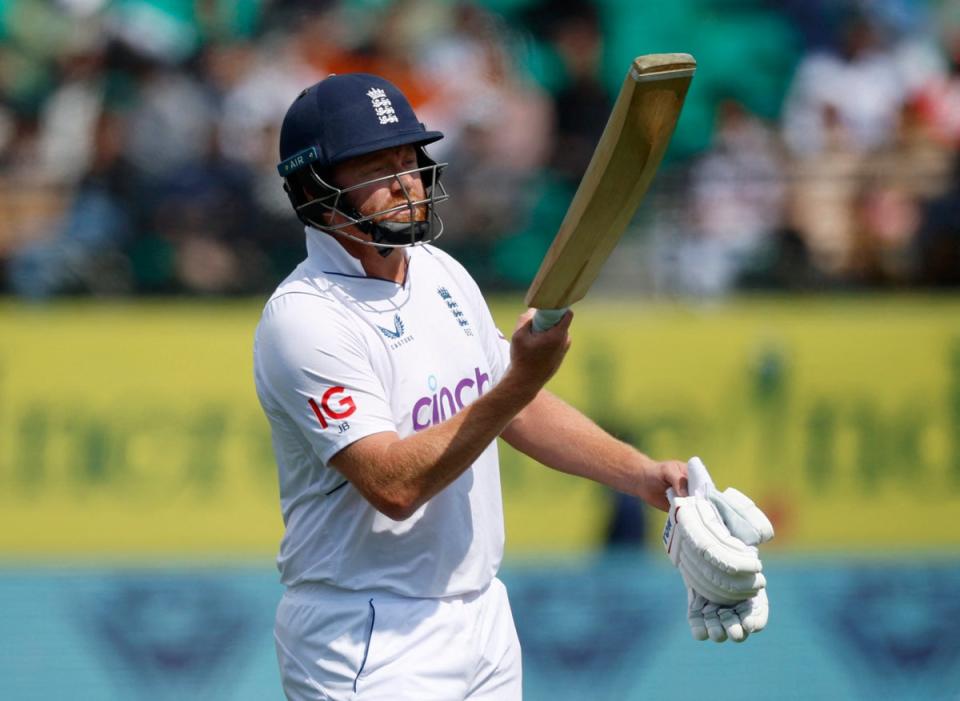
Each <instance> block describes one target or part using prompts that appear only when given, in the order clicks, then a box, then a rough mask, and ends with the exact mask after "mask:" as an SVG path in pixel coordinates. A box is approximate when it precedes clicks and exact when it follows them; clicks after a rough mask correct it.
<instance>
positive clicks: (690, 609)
mask: <svg viewBox="0 0 960 701" xmlns="http://www.w3.org/2000/svg"><path fill="white" fill-rule="evenodd" d="M687 484H688V487H689V492H690V494H691V495H694V496H701V497H706V498H707V499H709V500H710V502H711V503H712V504H713V505H714V507H715V508H716V509H717V512H718V514H720V515H721V519H722V521H723V522H724V525H725V526H727V528H728V530H729V531H730V533H731V535H733V536H735V537H736V538H738V539H739V540H741V541H743V543H744V544H745V545H748V546H756V545H759V544H760V543H765V542H767V541H768V540H770V539H771V538H773V525H772V524H771V523H770V520H769V519H768V518H767V517H766V515H764V513H763V512H762V511H760V509H759V508H757V506H756V504H754V503H753V501H751V500H750V498H749V497H747V496H746V495H744V494H743V493H742V492H740V491H739V490H737V489H734V488H732V487H729V488H727V489H726V490H724V491H723V492H719V491H718V490H717V489H716V487H715V486H714V484H713V480H712V479H711V478H710V474H709V473H708V472H707V468H706V466H704V464H703V462H702V461H701V460H700V459H699V458H696V457H694V458H691V459H690V461H689V462H688V463H687ZM669 496H671V494H670V491H668V497H669ZM672 510H673V509H671V511H672ZM664 535H665V536H666V529H665V531H664ZM665 540H666V538H665ZM682 573H683V571H682V570H681V574H682ZM761 576H762V575H761ZM684 580H685V582H687V585H688V586H687V620H688V622H689V624H690V632H691V634H692V635H693V637H694V639H695V640H706V639H707V638H710V639H711V640H713V641H715V642H724V641H725V640H727V639H728V638H729V639H730V640H733V641H734V642H743V641H744V640H746V639H747V637H748V636H749V635H750V634H751V633H756V632H759V631H761V630H763V628H764V627H765V626H766V625H767V620H768V617H769V612H770V607H769V603H768V600H767V594H766V591H765V589H763V588H761V589H760V590H759V591H758V592H757V593H756V594H755V595H753V596H751V597H748V598H745V599H744V600H742V601H739V602H735V603H729V604H726V605H724V604H722V603H718V602H717V601H710V600H708V599H707V598H706V597H704V596H703V595H702V594H700V593H698V592H697V591H695V590H694V588H691V586H690V583H689V582H688V581H687V577H686V576H685V577H684Z"/></svg>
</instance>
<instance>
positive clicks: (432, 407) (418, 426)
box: [411, 368, 490, 431]
mask: <svg viewBox="0 0 960 701" xmlns="http://www.w3.org/2000/svg"><path fill="white" fill-rule="evenodd" d="M473 373H474V374H473V377H465V378H463V379H462V380H460V381H459V382H458V383H457V384H456V385H454V386H453V389H450V388H449V387H441V388H440V391H439V392H438V391H437V378H436V377H435V376H434V375H430V377H429V379H428V380H427V386H428V387H429V388H430V392H431V393H430V394H429V395H427V396H426V397H420V399H418V400H417V401H416V402H414V404H413V412H412V413H411V416H412V418H413V430H414V431H422V430H423V429H425V428H429V427H430V426H433V425H435V424H438V423H440V422H441V421H446V420H447V419H449V418H450V417H451V416H453V415H454V414H456V413H457V412H458V411H460V410H461V409H463V407H464V406H466V403H465V402H464V398H465V397H467V396H469V395H466V394H464V393H465V392H469V393H470V394H473V393H474V392H476V397H479V396H480V395H481V394H483V389H484V386H485V385H486V384H488V383H489V382H490V376H489V375H487V374H486V373H485V372H481V371H480V368H474V369H473ZM476 397H475V398H476Z"/></svg>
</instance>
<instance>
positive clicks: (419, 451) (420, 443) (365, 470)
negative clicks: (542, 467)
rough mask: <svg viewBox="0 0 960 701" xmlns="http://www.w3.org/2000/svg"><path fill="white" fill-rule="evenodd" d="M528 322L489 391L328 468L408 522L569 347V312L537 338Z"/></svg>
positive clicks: (351, 450)
mask: <svg viewBox="0 0 960 701" xmlns="http://www.w3.org/2000/svg"><path fill="white" fill-rule="evenodd" d="M532 317H533V312H532V310H531V311H529V312H527V313H526V314H524V315H523V316H521V317H520V321H519V323H518V325H517V328H516V330H515V331H514V334H513V338H512V340H511V359H512V361H511V364H510V367H509V369H508V370H507V372H506V374H505V375H504V377H503V379H502V380H501V381H500V382H499V383H498V384H497V385H496V386H494V387H493V389H491V390H490V391H489V392H487V393H486V394H484V395H483V396H481V397H480V398H479V399H477V400H476V401H474V402H473V403H472V404H469V405H467V406H466V407H465V408H464V409H463V410H462V411H460V412H458V413H457V414H456V415H455V416H453V417H452V418H450V419H448V420H447V421H444V422H442V423H439V424H437V425H434V426H431V427H430V428H428V429H426V430H424V431H420V432H417V433H414V434H412V435H410V436H407V437H405V438H401V437H400V436H398V435H397V434H396V433H386V432H385V433H378V434H374V435H371V436H367V437H365V438H363V439H361V440H359V441H357V442H355V443H352V444H351V445H349V446H347V447H346V448H344V449H343V450H342V451H340V452H339V453H337V454H336V455H335V456H334V457H333V458H332V459H331V464H332V465H333V466H334V467H336V468H337V470H339V471H340V472H341V473H342V474H343V475H344V477H346V478H347V479H348V480H349V481H350V482H351V484H353V486H354V487H355V488H356V489H357V490H358V491H359V492H360V493H361V494H362V495H363V496H364V498H365V499H366V500H367V501H369V502H370V503H371V504H372V505H373V506H374V507H375V508H376V509H377V510H378V511H380V512H381V513H383V514H384V515H386V516H389V517H390V518H392V519H394V520H404V519H406V518H409V517H410V516H411V515H412V514H414V513H415V512H416V511H417V509H419V508H420V507H421V506H423V504H424V503H426V502H427V501H428V500H429V499H431V498H432V497H433V496H435V495H436V494H437V493H439V492H440V491H441V490H442V489H444V488H445V487H447V486H448V485H449V484H450V483H451V482H453V481H454V480H455V479H456V478H457V477H459V476H460V475H461V474H462V473H463V472H464V471H465V470H466V469H467V468H469V467H470V466H471V465H472V464H473V463H474V461H475V460H476V459H477V458H478V457H479V455H480V453H482V452H483V451H484V450H485V449H486V447H487V446H488V445H490V443H492V442H493V441H494V440H495V439H496V438H497V436H499V435H500V434H501V433H502V432H503V430H504V429H505V428H506V426H507V424H508V423H510V421H511V420H512V419H513V418H514V417H515V416H516V415H517V413H518V412H520V411H521V410H523V408H524V407H525V406H527V405H528V404H529V403H530V401H531V400H532V399H533V398H534V397H536V396H537V395H538V393H539V392H540V390H541V388H542V387H543V385H544V384H545V383H546V382H547V380H549V379H550V378H551V377H552V376H553V374H554V373H555V372H556V371H557V369H558V368H559V367H560V363H561V362H562V361H563V358H564V356H565V355H566V352H567V349H568V348H569V347H570V338H569V335H568V330H569V327H570V322H571V320H572V317H573V315H572V313H570V314H568V315H567V316H566V318H564V319H563V320H562V321H561V322H560V323H559V324H557V325H556V326H554V327H553V328H551V329H549V330H548V331H547V332H544V333H537V334H534V333H533V332H532V329H531V323H532V322H531V320H532ZM660 491H661V494H662V492H663V490H662V489H661V490H660Z"/></svg>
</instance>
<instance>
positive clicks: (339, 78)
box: [277, 73, 447, 254]
mask: <svg viewBox="0 0 960 701" xmlns="http://www.w3.org/2000/svg"><path fill="white" fill-rule="evenodd" d="M442 138H443V134H442V133H440V132H438V131H428V130H427V129H426V127H424V125H423V124H422V123H421V122H420V121H419V120H418V119H417V116H416V114H414V112H413V108H412V107H411V106H410V103H409V102H408V101H407V98H406V97H405V96H404V95H403V93H402V92H400V90H399V89H397V87H396V86H395V85H393V84H392V83H390V82H389V81H387V80H384V79H383V78H381V77H379V76H375V75H370V74H367V73H347V74H343V75H331V76H329V77H327V78H325V79H324V80H321V81H320V82H319V83H316V84H315V85H312V86H310V87H309V88H307V89H306V90H304V91H303V92H301V93H300V95H298V96H297V99H296V100H294V102H293V104H292V105H291V106H290V108H289V109H288V110H287V114H286V116H285V117H284V119H283V125H282V126H281V128H280V164H279V165H278V166H277V170H278V171H279V173H280V176H281V177H282V178H283V179H284V189H285V190H286V191H287V194H288V195H289V197H290V201H291V203H292V204H293V207H294V210H296V212H297V215H298V216H299V217H300V219H301V220H302V221H304V222H305V223H306V224H308V225H310V226H313V227H316V228H318V229H322V230H326V231H333V232H339V233H344V234H346V235H349V233H348V232H345V231H342V230H343V229H345V228H347V227H349V226H356V227H357V228H358V229H360V230H361V231H363V232H364V233H366V234H369V235H370V236H371V237H372V239H373V243H374V244H375V245H377V246H378V247H380V248H381V251H382V252H383V253H384V254H386V253H389V252H390V250H391V249H392V248H395V247H399V246H409V245H412V244H416V243H421V242H426V241H432V240H434V239H436V238H437V237H438V236H440V234H441V233H442V231H443V223H442V221H440V218H439V217H438V216H437V214H436V212H435V209H434V205H435V204H436V203H437V202H440V201H442V200H445V199H446V198H447V194H446V192H445V191H444V189H443V186H442V185H441V184H440V174H441V171H442V169H443V167H444V165H445V164H438V163H437V162H436V161H434V160H433V159H432V158H430V157H429V156H428V155H427V153H426V151H425V150H424V146H425V145H426V144H430V143H433V142H434V141H438V140H439V139H442ZM406 145H412V146H414V147H416V152H417V168H415V169H413V170H411V171H405V172H404V173H397V174H393V175H390V176H387V177H385V178H378V179H377V180H391V179H394V178H396V179H397V180H398V181H399V176H401V175H406V174H411V173H419V174H420V177H421V178H422V180H423V183H424V186H425V190H426V196H425V197H424V198H423V199H419V200H418V199H414V198H413V197H411V196H410V193H408V192H407V190H406V188H403V190H404V193H406V195H407V196H406V200H407V201H406V203H405V204H404V205H402V206H400V207H394V208H392V209H390V210H385V211H383V212H373V213H368V214H365V215H364V214H361V213H360V212H359V211H357V210H356V209H355V208H354V207H353V205H351V204H350V203H349V201H348V200H349V198H348V197H345V195H348V194H349V192H351V191H352V190H354V189H357V188H360V187H364V186H366V185H368V184H369V183H371V182H375V181H368V182H366V183H362V184H360V185H355V186H353V187H350V188H343V187H341V186H340V185H339V184H338V183H336V182H334V181H333V179H332V170H333V167H334V166H336V165H337V164H339V163H342V162H344V161H347V160H349V159H351V158H355V157H357V156H363V155H366V154H369V153H373V152H375V151H380V150H382V149H386V148H395V147H397V146H406ZM401 186H402V183H401ZM398 209H406V210H409V212H410V217H409V219H410V220H409V222H398V221H393V220H389V221H387V220H383V217H384V215H388V214H390V213H391V212H394V211H397V210H398ZM415 212H425V219H422V218H421V217H423V214H421V215H420V216H419V217H416V216H415ZM329 213H334V214H338V215H340V216H338V217H335V218H332V217H329V216H324V215H327V214H329ZM378 219H380V221H378ZM334 220H335V221H336V223H333V222H334ZM357 240H360V239H357ZM364 242H366V241H364Z"/></svg>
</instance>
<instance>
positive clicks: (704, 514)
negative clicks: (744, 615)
mask: <svg viewBox="0 0 960 701" xmlns="http://www.w3.org/2000/svg"><path fill="white" fill-rule="evenodd" d="M667 496H668V498H669V499H670V513H669V515H668V517H667V524H666V527H665V528H664V532H663V539H664V546H665V547H666V549H667V554H668V555H669V556H670V559H671V560H672V561H673V564H674V565H676V566H677V569H679V570H680V573H681V575H682V576H683V580H684V582H686V584H687V586H688V587H689V588H690V589H693V590H694V591H695V592H696V593H698V594H700V595H702V596H703V597H704V598H706V599H707V600H709V601H711V602H713V603H716V604H726V605H733V604H737V603H739V602H741V601H743V600H744V599H750V598H753V597H754V596H756V595H757V592H759V591H760V590H761V589H762V588H763V587H764V586H765V585H766V580H765V579H764V577H763V575H762V574H761V572H760V571H761V570H762V569H763V566H762V565H761V563H760V558H759V556H758V554H757V549H756V548H755V547H753V546H750V545H746V544H744V543H743V542H741V541H740V540H738V539H736V538H734V537H733V536H732V535H731V534H730V531H729V530H728V529H727V527H726V525H725V524H724V522H723V519H722V518H721V516H720V512H719V511H718V510H717V508H716V507H715V506H714V505H713V503H712V502H711V501H710V500H709V499H707V498H706V497H703V496H689V497H678V496H675V495H674V494H673V491H672V490H669V491H668V495H667Z"/></svg>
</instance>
